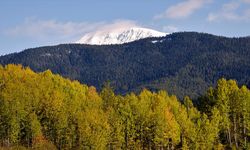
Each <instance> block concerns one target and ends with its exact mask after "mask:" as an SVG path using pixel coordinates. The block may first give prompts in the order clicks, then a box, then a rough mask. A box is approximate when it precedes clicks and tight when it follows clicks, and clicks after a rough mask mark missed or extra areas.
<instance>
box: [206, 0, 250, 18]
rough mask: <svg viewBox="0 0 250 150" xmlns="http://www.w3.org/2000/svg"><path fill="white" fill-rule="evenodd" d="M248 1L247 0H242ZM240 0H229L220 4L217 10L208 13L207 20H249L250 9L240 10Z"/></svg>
mask: <svg viewBox="0 0 250 150" xmlns="http://www.w3.org/2000/svg"><path fill="white" fill-rule="evenodd" d="M244 1H249V0H244ZM241 5H242V1H231V2H229V3H225V4H223V5H222V7H221V10H219V11H218V12H211V13H209V14H208V17H207V20H208V21H209V22H215V21H222V20H227V21H249V20H250V9H245V10H244V9H243V10H241V9H240V7H241Z"/></svg>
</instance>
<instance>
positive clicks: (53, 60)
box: [0, 32, 250, 98]
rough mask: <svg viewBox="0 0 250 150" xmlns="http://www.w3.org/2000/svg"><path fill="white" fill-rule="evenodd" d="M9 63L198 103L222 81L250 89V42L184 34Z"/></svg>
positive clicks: (27, 55)
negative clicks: (191, 99) (164, 93)
mask: <svg viewBox="0 0 250 150" xmlns="http://www.w3.org/2000/svg"><path fill="white" fill-rule="evenodd" d="M9 63H14V64H22V65H23V66H29V67H30V68H31V69H33V70H35V71H38V72H40V71H44V70H47V69H50V70H52V72H53V73H58V74H60V75H62V76H64V77H68V78H70V79H76V80H79V81H80V82H82V83H86V84H88V85H93V86H95V87H97V89H100V88H101V87H102V86H103V84H104V83H105V82H110V83H111V86H113V87H114V88H115V91H116V92H117V93H122V94H123V93H126V92H128V91H136V92H137V91H139V90H141V89H142V88H144V87H146V88H148V89H150V90H158V89H166V90H167V91H168V92H169V93H171V94H172V93H173V94H176V95H178V96H179V97H180V98H182V97H183V96H184V95H189V96H191V97H192V98H196V97H197V96H199V95H201V94H203V93H204V92H205V90H206V89H207V88H208V86H211V85H214V84H215V82H216V81H217V80H218V79H219V78H222V77H224V78H227V79H229V78H230V79H235V80H237V81H238V83H239V84H247V85H248V86H249V85H250V38H249V37H246V38H225V37H219V36H214V35H210V34H203V33H195V32H182V33H174V34H171V35H167V36H166V37H162V38H147V39H142V40H139V41H135V42H131V43H127V44H122V45H106V46H97V45H96V46H95V45H82V44H62V45H57V46H48V47H39V48H33V49H27V50H25V51H23V52H20V53H14V54H10V55H6V56H1V57H0V64H3V65H4V64H9Z"/></svg>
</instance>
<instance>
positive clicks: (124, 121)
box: [0, 64, 250, 150]
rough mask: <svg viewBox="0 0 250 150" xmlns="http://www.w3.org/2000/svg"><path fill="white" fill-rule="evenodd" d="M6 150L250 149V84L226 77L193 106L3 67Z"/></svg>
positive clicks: (0, 87)
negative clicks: (249, 85) (99, 88)
mask: <svg viewBox="0 0 250 150" xmlns="http://www.w3.org/2000/svg"><path fill="white" fill-rule="evenodd" d="M190 88H191V87H190ZM0 149H3V150H5V149H7V150H9V149H48V150H54V149H66V150H67V149H86V150H90V149H92V150H95V149H96V150H105V149H107V150H119V149H146V150H154V149H155V150H158V149H159V150H163V149H164V150H165V149H166V150H168V149H169V150H170V149H180V150H187V149H191V150H194V149H197V150H210V149H211V150H212V149H215V150H223V149H250V90H249V88H247V87H246V86H245V85H240V86H239V85H238V84H237V82H236V81H235V80H226V79H223V78H222V79H219V80H218V81H217V84H216V86H214V87H210V88H209V89H207V92H206V93H205V94H204V95H202V96H200V97H199V98H198V100H197V102H196V103H194V104H193V102H192V100H191V99H190V98H189V97H187V96H186V97H185V98H184V101H182V102H181V101H180V100H178V98H177V97H176V96H175V95H170V94H168V92H167V91H155V92H153V91H150V90H147V89H144V90H142V91H141V92H140V93H138V94H135V93H127V94H126V95H117V94H115V93H114V92H113V89H112V87H110V86H109V84H107V85H106V86H105V87H103V88H102V89H101V90H100V92H97V90H96V88H95V87H93V86H87V85H85V84H81V83H79V82H78V81H72V80H69V79H66V78H63V77H61V76H60V75H55V74H53V73H52V72H51V71H49V70H47V71H44V72H40V73H35V72H33V71H32V70H31V69H29V68H26V67H22V66H21V65H12V64H9V65H6V66H0Z"/></svg>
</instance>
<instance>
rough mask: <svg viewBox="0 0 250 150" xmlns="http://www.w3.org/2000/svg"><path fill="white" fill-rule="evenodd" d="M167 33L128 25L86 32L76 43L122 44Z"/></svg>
mask: <svg viewBox="0 0 250 150" xmlns="http://www.w3.org/2000/svg"><path fill="white" fill-rule="evenodd" d="M166 35H168V33H163V32H159V31H155V30H152V29H148V28H140V27H130V28H127V29H126V28H115V29H110V30H106V31H105V30H104V31H102V30H100V31H96V32H91V33H87V34H86V35H84V36H83V37H82V38H81V39H80V40H78V41H76V43H80V44H90V45H110V44H123V43H128V42H132V41H136V40H139V39H143V38H147V37H163V36H166Z"/></svg>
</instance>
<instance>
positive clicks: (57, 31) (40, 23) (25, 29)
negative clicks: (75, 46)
mask: <svg viewBox="0 0 250 150" xmlns="http://www.w3.org/2000/svg"><path fill="white" fill-rule="evenodd" d="M103 24H104V22H97V23H89V22H59V21H56V20H39V19H36V18H27V19H25V21H24V22H23V23H21V24H19V25H17V26H15V27H12V28H9V29H7V30H6V32H5V34H6V35H8V36H12V37H25V38H32V39H37V40H46V39H48V40H49V39H53V38H58V39H61V40H63V39H71V38H75V37H77V36H79V35H81V34H83V33H86V32H89V31H91V30H94V29H95V28H97V27H99V26H101V25H103Z"/></svg>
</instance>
